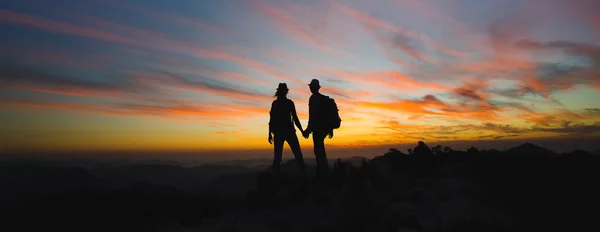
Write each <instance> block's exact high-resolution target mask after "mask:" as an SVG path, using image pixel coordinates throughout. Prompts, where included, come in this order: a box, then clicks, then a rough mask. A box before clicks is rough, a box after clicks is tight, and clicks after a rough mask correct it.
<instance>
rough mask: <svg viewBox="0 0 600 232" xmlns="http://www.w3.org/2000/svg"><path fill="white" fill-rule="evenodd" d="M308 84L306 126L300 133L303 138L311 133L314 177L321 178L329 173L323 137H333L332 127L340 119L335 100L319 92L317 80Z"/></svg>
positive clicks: (338, 123)
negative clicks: (315, 169) (315, 164)
mask: <svg viewBox="0 0 600 232" xmlns="http://www.w3.org/2000/svg"><path fill="white" fill-rule="evenodd" d="M308 86H309V87H310V92H312V95H311V96H310V99H309V102H308V113H309V118H308V126H307V127H306V130H305V131H304V133H302V135H303V136H304V138H308V136H309V135H310V133H312V134H313V145H314V152H315V158H316V161H317V176H316V177H317V178H316V179H317V180H321V179H323V178H324V177H327V176H328V174H329V164H328V162H327V154H326V153H325V137H327V135H329V138H333V129H337V128H339V127H340V123H341V119H340V117H339V115H338V109H337V105H336V104H335V101H334V100H333V99H331V98H330V97H328V96H325V95H323V94H321V93H319V89H321V86H320V84H319V80H317V79H313V80H312V81H311V82H310V84H309V85H308Z"/></svg>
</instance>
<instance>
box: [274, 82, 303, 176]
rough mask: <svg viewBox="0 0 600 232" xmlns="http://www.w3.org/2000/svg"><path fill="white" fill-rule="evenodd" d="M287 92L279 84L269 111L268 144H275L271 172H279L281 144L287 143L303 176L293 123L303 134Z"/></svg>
mask: <svg viewBox="0 0 600 232" xmlns="http://www.w3.org/2000/svg"><path fill="white" fill-rule="evenodd" d="M288 91H289V89H288V88H287V84H285V83H279V87H278V88H277V92H276V93H275V97H277V99H276V100H274V101H273V103H272V104H271V111H270V112H269V114H270V116H271V118H270V119H269V143H270V144H273V143H275V146H274V157H273V171H274V172H275V173H279V171H280V170H279V169H280V164H281V156H282V153H283V143H284V142H285V141H287V143H288V145H289V146H290V148H291V149H292V153H294V158H295V159H296V163H298V168H299V170H300V173H301V175H304V173H305V168H304V166H305V164H304V158H303V157H302V150H300V142H299V141H298V136H296V130H295V129H294V124H293V123H295V124H296V126H297V127H298V129H300V131H301V132H302V133H304V130H302V125H301V124H300V120H299V119H298V115H297V114H296V106H295V105H294V102H293V101H292V100H290V99H288V98H287V94H288ZM292 120H293V123H292Z"/></svg>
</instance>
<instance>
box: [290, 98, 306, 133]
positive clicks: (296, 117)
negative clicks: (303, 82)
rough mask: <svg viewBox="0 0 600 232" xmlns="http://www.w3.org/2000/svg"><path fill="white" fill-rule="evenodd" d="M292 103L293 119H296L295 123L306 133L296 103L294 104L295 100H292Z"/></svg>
mask: <svg viewBox="0 0 600 232" xmlns="http://www.w3.org/2000/svg"><path fill="white" fill-rule="evenodd" d="M290 103H291V104H292V119H293V120H294V124H296V127H298V129H300V131H301V132H302V133H304V130H303V129H302V124H301V123H300V119H298V115H297V114H296V105H294V102H293V101H290Z"/></svg>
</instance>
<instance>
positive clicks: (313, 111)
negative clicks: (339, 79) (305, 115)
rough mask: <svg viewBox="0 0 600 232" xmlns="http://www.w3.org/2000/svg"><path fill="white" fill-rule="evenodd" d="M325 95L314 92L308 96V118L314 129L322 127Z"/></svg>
mask: <svg viewBox="0 0 600 232" xmlns="http://www.w3.org/2000/svg"><path fill="white" fill-rule="evenodd" d="M326 98H327V96H325V95H323V94H321V93H316V94H313V95H311V96H310V99H309V100H308V107H309V108H310V115H309V119H310V121H311V123H312V124H313V127H314V128H315V129H318V130H320V129H324V128H323V127H324V125H323V124H324V122H325V115H324V111H325V109H324V107H325V99H326Z"/></svg>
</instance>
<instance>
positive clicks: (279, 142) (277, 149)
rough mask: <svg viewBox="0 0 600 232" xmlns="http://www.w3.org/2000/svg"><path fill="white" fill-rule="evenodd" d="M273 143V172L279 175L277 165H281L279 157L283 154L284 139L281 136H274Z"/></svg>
mask: <svg viewBox="0 0 600 232" xmlns="http://www.w3.org/2000/svg"><path fill="white" fill-rule="evenodd" d="M273 140H274V141H273V142H274V155H273V171H274V172H275V173H279V165H280V164H281V156H282V153H283V142H284V138H283V137H282V136H281V134H275V136H274V137H273Z"/></svg>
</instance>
